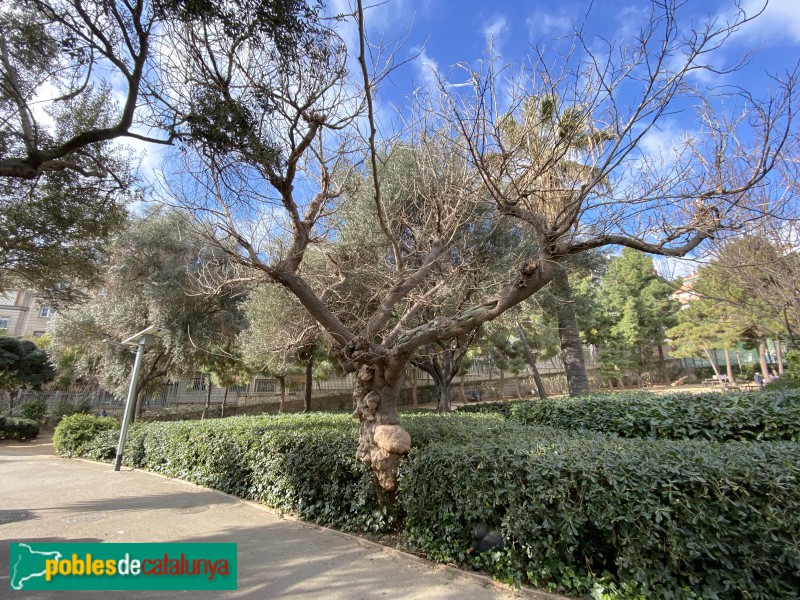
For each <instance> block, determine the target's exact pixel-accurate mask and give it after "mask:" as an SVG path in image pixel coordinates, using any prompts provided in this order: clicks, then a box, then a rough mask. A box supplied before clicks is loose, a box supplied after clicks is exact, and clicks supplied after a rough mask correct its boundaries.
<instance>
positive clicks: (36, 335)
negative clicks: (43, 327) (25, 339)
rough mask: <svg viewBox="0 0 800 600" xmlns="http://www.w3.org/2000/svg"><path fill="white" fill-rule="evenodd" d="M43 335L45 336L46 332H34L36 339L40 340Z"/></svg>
mask: <svg viewBox="0 0 800 600" xmlns="http://www.w3.org/2000/svg"><path fill="white" fill-rule="evenodd" d="M43 335H44V331H34V332H33V337H35V338H40V337H42V336H43Z"/></svg>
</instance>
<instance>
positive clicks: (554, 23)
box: [525, 10, 573, 41]
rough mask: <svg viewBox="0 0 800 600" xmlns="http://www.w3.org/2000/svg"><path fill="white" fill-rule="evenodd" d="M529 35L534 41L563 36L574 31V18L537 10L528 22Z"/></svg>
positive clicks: (526, 21)
mask: <svg viewBox="0 0 800 600" xmlns="http://www.w3.org/2000/svg"><path fill="white" fill-rule="evenodd" d="M525 24H526V25H527V26H528V33H529V34H530V37H531V39H532V40H534V41H537V40H538V39H539V38H540V37H542V36H553V35H563V34H565V33H568V32H569V31H571V30H572V27H573V25H572V18H571V17H570V16H568V15H567V14H565V13H563V12H559V13H549V12H546V11H543V10H537V11H536V12H534V13H532V14H531V15H530V16H529V17H528V18H527V19H526V20H525Z"/></svg>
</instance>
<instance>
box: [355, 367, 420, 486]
mask: <svg viewBox="0 0 800 600" xmlns="http://www.w3.org/2000/svg"><path fill="white" fill-rule="evenodd" d="M399 393H400V387H399V385H391V384H390V383H389V382H387V381H386V378H385V377H384V375H383V369H382V368H381V367H375V366H362V367H361V368H360V369H359V370H358V373H357V376H356V383H355V389H354V391H353V402H354V404H355V407H356V409H355V411H353V418H354V419H359V420H360V421H361V431H360V434H359V440H358V451H357V452H356V458H357V459H358V460H360V461H361V462H362V463H364V464H365V465H369V466H370V467H371V468H372V471H373V472H374V473H375V477H376V478H377V480H378V483H379V484H380V486H381V487H382V488H384V489H386V490H390V491H391V490H395V489H397V468H398V467H399V466H400V461H401V460H402V458H403V456H404V455H406V454H408V452H409V450H411V436H410V435H409V434H408V432H407V431H406V430H405V429H403V428H402V427H400V419H399V418H398V416H397V398H398V395H399Z"/></svg>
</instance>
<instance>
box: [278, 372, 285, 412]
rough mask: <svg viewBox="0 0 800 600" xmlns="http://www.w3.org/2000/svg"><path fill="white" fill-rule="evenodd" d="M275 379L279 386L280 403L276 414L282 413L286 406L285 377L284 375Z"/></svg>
mask: <svg viewBox="0 0 800 600" xmlns="http://www.w3.org/2000/svg"><path fill="white" fill-rule="evenodd" d="M276 379H277V380H278V383H280V384H281V402H280V404H279V405H278V412H279V413H282V412H283V411H284V408H285V406H286V376H285V375H277V376H276Z"/></svg>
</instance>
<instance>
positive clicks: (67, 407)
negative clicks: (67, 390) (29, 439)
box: [47, 398, 92, 425]
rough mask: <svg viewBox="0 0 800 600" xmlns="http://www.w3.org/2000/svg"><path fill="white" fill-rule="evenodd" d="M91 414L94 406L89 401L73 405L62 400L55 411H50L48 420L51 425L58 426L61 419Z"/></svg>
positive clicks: (64, 399)
mask: <svg viewBox="0 0 800 600" xmlns="http://www.w3.org/2000/svg"><path fill="white" fill-rule="evenodd" d="M91 412H92V404H91V402H89V401H88V400H82V401H81V402H79V403H78V404H73V403H72V402H70V401H69V400H67V399H66V398H61V399H60V400H59V401H58V404H56V406H55V407H54V408H53V410H51V411H50V416H49V418H48V419H47V420H48V422H49V423H50V424H51V425H57V424H58V423H59V422H60V421H61V419H63V418H64V417H68V416H69V415H88V414H89V413H91Z"/></svg>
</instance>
